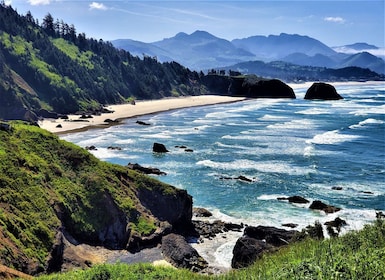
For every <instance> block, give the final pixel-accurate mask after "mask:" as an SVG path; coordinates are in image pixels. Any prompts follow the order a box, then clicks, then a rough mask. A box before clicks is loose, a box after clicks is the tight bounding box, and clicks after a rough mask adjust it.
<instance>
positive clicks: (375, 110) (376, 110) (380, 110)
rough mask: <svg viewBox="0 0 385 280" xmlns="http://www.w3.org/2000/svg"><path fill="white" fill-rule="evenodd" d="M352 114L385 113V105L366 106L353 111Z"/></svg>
mask: <svg viewBox="0 0 385 280" xmlns="http://www.w3.org/2000/svg"><path fill="white" fill-rule="evenodd" d="M350 114H353V115H355V116H366V115H369V114H378V115H384V114H385V105H381V106H375V107H364V108H361V109H358V110H355V111H351V112H350Z"/></svg>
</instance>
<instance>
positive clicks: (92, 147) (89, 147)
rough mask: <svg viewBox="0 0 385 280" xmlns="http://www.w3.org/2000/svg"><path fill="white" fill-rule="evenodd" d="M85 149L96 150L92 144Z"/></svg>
mask: <svg viewBox="0 0 385 280" xmlns="http://www.w3.org/2000/svg"><path fill="white" fill-rule="evenodd" d="M86 150H88V151H97V150H98V149H97V148H96V147H95V146H94V145H92V146H87V147H86Z"/></svg>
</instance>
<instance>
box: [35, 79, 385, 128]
mask: <svg viewBox="0 0 385 280" xmlns="http://www.w3.org/2000/svg"><path fill="white" fill-rule="evenodd" d="M378 83H382V84H384V82H336V83H330V84H332V85H333V86H343V85H364V84H378ZM312 84H313V82H306V83H296V84H295V83H290V84H288V85H289V86H290V87H291V88H292V89H293V90H294V91H296V90H298V89H308V88H309V87H310V86H311V85H312ZM242 100H245V98H243V97H230V96H220V95H200V96H187V97H175V98H165V99H158V100H149V101H137V102H136V105H131V104H119V105H110V106H107V107H106V108H107V109H108V110H110V111H113V113H106V114H101V115H98V116H95V115H93V116H92V118H89V119H84V120H81V119H80V118H79V117H80V116H79V115H69V116H68V117H69V118H68V120H63V119H44V120H42V121H39V125H40V127H41V128H44V129H46V130H48V131H50V132H52V133H55V134H64V133H69V132H78V131H82V130H87V129H90V128H103V127H108V126H111V125H114V124H117V123H107V122H105V120H106V119H110V120H117V121H121V120H124V119H128V118H133V117H138V116H143V115H148V114H155V113H159V112H164V111H169V110H175V109H181V108H188V107H195V106H205V105H214V104H221V103H230V102H237V101H242Z"/></svg>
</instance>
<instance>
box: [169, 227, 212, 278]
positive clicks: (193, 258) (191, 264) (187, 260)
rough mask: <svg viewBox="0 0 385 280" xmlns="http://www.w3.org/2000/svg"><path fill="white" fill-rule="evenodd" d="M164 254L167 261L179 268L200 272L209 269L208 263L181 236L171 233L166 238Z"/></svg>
mask: <svg viewBox="0 0 385 280" xmlns="http://www.w3.org/2000/svg"><path fill="white" fill-rule="evenodd" d="M162 253H163V255H164V257H165V258H166V260H167V261H169V262H170V263H171V264H173V265H174V266H176V267H178V268H186V269H190V270H192V271H194V272H198V271H201V270H203V269H205V268H207V267H208V263H207V261H206V260H205V259H203V258H202V257H201V256H200V255H199V253H198V252H197V250H195V249H194V248H193V247H192V246H191V245H190V244H188V243H187V241H186V240H185V239H184V237H183V236H181V235H177V234H174V233H171V234H168V235H166V236H164V237H163V238H162Z"/></svg>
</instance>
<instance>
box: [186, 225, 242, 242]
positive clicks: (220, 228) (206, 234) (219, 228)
mask: <svg viewBox="0 0 385 280" xmlns="http://www.w3.org/2000/svg"><path fill="white" fill-rule="evenodd" d="M192 223H193V225H194V231H195V235H196V236H197V237H200V238H208V239H211V238H214V237H215V236H217V234H219V233H223V232H228V231H239V232H240V231H241V230H242V228H243V227H244V226H243V224H234V223H226V222H223V221H219V220H216V221H214V222H212V223H210V222H206V221H196V220H193V221H192Z"/></svg>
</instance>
